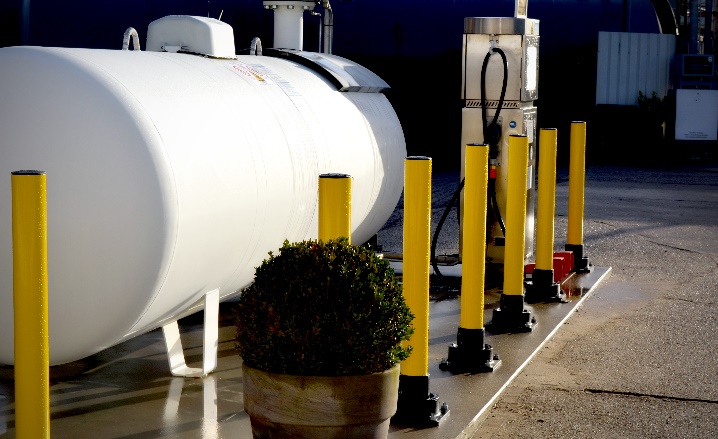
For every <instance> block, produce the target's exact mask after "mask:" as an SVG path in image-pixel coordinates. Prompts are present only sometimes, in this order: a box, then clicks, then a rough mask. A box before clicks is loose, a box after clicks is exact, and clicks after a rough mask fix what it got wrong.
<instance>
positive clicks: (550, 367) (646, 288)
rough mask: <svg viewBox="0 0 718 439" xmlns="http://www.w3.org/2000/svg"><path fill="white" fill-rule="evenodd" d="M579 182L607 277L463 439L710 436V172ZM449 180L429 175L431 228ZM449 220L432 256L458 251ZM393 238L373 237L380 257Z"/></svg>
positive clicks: (713, 341) (717, 262)
mask: <svg viewBox="0 0 718 439" xmlns="http://www.w3.org/2000/svg"><path fill="white" fill-rule="evenodd" d="M567 174H568V173H567V170H566V169H559V171H558V185H557V206H556V213H557V217H556V249H557V250H558V249H562V247H563V245H564V244H565V233H566V214H567V193H568V181H567ZM586 180H587V183H586V190H585V221H584V245H585V251H586V254H587V255H588V257H589V259H590V261H591V262H592V263H593V264H594V265H597V266H610V267H612V268H613V270H612V273H611V276H610V277H609V278H608V279H607V280H606V281H605V282H603V283H602V284H601V285H600V286H599V287H598V288H597V289H596V290H595V291H594V292H593V293H592V295H591V296H590V297H588V299H587V300H586V301H585V302H584V303H583V304H582V306H581V307H580V308H579V309H578V310H577V311H576V313H575V314H574V315H573V316H572V317H571V318H570V319H568V320H567V321H566V322H565V323H564V324H563V327H562V328H561V329H560V330H559V331H557V333H556V334H555V335H554V336H553V338H552V339H551V340H550V341H549V342H548V343H547V344H546V345H544V347H543V348H542V349H541V352H540V353H539V354H538V355H537V356H535V357H534V359H533V361H532V362H531V363H530V364H529V365H528V366H527V367H526V368H525V369H524V370H523V372H521V373H520V374H519V375H518V377H517V378H516V379H515V380H514V381H513V382H512V383H511V384H510V385H509V386H508V387H507V388H506V389H505V391H504V392H503V393H502V395H501V396H499V398H498V399H497V400H496V401H495V402H494V404H493V405H492V407H491V408H490V409H489V410H488V411H486V413H484V414H483V415H482V416H481V419H479V420H478V422H477V423H476V429H475V431H473V432H470V431H467V432H465V434H464V436H471V437H474V438H549V437H556V438H582V437H591V438H614V437H615V438H628V437H631V438H633V437H639V438H644V437H645V438H649V437H650V438H657V437H660V438H664V437H665V438H669V437H670V438H677V437H685V438H715V437H718V384H716V379H718V330H716V324H717V323H718V322H717V315H718V166H717V165H716V164H715V163H705V162H684V163H681V164H675V165H671V166H662V167H659V168H656V167H651V168H643V167H618V166H589V167H588V168H587V174H586ZM456 183H458V174H457V173H453V174H452V173H447V174H438V175H435V176H434V185H433V188H434V193H433V197H434V204H433V206H434V208H435V211H434V215H435V216H434V218H435V220H434V224H436V219H437V216H436V215H437V214H439V215H440V212H441V211H442V210H443V209H442V202H443V201H444V200H446V199H447V196H450V193H451V190H452V187H453V186H454V185H455V184H456ZM445 204H446V203H444V205H445ZM398 218H399V217H398V216H397V217H396V218H394V221H396V222H399V219H398ZM447 224H449V226H448V227H446V226H445V227H446V230H442V239H440V241H439V242H440V245H439V247H440V249H441V250H440V251H437V253H439V254H441V253H447V254H451V253H454V252H456V251H457V248H456V246H455V245H454V244H453V242H455V241H454V240H453V239H452V238H451V234H452V233H454V234H455V233H456V232H452V230H458V229H456V228H455V226H454V227H452V225H453V224H455V220H454V222H453V223H452V222H451V221H447ZM390 225H391V223H390ZM397 233H398V231H397V229H393V230H385V231H383V232H382V234H383V236H382V234H380V242H382V238H385V239H384V242H388V243H389V244H387V247H389V248H388V250H390V251H392V250H395V251H399V249H398V248H396V249H395V248H391V246H392V245H396V242H397V241H396V234H397ZM439 428H441V427H439Z"/></svg>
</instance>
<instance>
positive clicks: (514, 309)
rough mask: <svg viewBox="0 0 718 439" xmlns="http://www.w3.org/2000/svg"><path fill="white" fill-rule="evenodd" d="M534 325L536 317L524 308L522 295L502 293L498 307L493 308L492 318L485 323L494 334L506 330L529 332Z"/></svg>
mask: <svg viewBox="0 0 718 439" xmlns="http://www.w3.org/2000/svg"><path fill="white" fill-rule="evenodd" d="M534 326H536V317H533V316H532V315H531V313H530V312H529V311H528V310H527V309H525V308H524V296H523V295H508V294H502V295H501V301H500V302H499V307H498V308H496V309H494V312H493V319H492V320H491V322H490V323H489V324H488V325H486V327H487V329H488V330H489V331H491V332H492V333H494V334H501V333H506V332H531V331H533V329H534Z"/></svg>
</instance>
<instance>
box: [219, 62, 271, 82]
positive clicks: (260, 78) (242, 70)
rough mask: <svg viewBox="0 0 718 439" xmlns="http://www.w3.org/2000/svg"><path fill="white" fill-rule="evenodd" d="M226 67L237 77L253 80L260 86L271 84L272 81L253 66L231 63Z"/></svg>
mask: <svg viewBox="0 0 718 439" xmlns="http://www.w3.org/2000/svg"><path fill="white" fill-rule="evenodd" d="M228 67H229V68H231V69H232V70H233V71H234V72H235V73H237V74H238V75H240V76H243V77H246V78H248V79H251V80H254V81H256V82H257V83H259V84H261V85H268V84H271V83H272V81H271V80H270V79H269V78H268V77H267V75H266V74H264V73H263V72H261V71H260V70H259V69H257V68H255V67H253V66H250V65H247V64H235V63H232V64H229V65H228Z"/></svg>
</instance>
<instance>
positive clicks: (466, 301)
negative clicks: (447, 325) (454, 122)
mask: <svg viewBox="0 0 718 439" xmlns="http://www.w3.org/2000/svg"><path fill="white" fill-rule="evenodd" d="M465 169H466V171H465V172H466V177H465V182H464V209H463V210H462V211H461V213H462V215H463V221H462V224H463V225H464V239H465V240H466V245H464V254H463V260H462V266H461V314H460V318H459V324H460V326H461V327H462V328H465V329H483V328H484V274H485V271H486V206H487V203H486V200H487V186H488V180H489V147H488V145H486V144H482V145H466V165H465Z"/></svg>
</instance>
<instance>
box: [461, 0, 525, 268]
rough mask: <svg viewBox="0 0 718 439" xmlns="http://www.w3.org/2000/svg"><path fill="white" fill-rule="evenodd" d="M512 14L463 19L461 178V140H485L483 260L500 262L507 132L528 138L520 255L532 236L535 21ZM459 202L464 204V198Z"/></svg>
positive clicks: (503, 226)
mask: <svg viewBox="0 0 718 439" xmlns="http://www.w3.org/2000/svg"><path fill="white" fill-rule="evenodd" d="M517 12H518V11H517ZM516 15H517V16H516V17H500V18H499V17H468V18H466V19H465V20H464V43H463V62H462V73H463V78H462V90H461V92H462V99H463V102H464V107H463V109H462V113H461V116H462V129H461V180H462V181H463V180H464V158H465V150H466V145H467V144H471V143H486V144H488V145H489V187H488V192H489V194H488V211H487V227H488V230H487V231H488V234H487V262H490V263H499V264H502V263H503V260H504V238H505V235H506V228H505V225H504V215H505V212H506V189H507V180H508V166H507V165H508V142H509V136H511V135H512V134H524V135H526V136H527V137H528V141H529V162H528V182H527V197H526V200H527V201H526V203H527V205H526V245H525V258H530V257H531V256H532V254H533V241H534V210H535V209H534V207H535V205H536V199H535V191H534V190H533V189H534V183H533V182H534V170H535V163H536V107H535V106H534V100H536V99H537V98H538V68H539V63H538V47H539V21H538V20H534V19H530V18H526V17H525V16H521V15H520V14H519V13H517V14H516ZM461 203H462V205H461V207H462V208H463V197H462V201H461Z"/></svg>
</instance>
